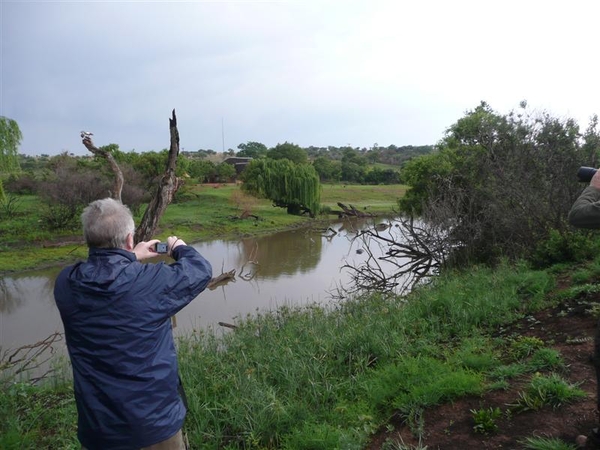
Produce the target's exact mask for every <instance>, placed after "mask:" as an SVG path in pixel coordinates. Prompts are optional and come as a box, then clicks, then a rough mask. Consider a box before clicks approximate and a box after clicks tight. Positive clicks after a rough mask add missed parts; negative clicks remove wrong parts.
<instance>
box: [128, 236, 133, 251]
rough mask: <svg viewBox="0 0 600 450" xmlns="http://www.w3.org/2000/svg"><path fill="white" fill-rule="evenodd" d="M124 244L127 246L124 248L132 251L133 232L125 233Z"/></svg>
mask: <svg viewBox="0 0 600 450" xmlns="http://www.w3.org/2000/svg"><path fill="white" fill-rule="evenodd" d="M126 246H127V248H126V250H128V251H133V247H134V245H133V233H129V234H128V235H127V241H126Z"/></svg>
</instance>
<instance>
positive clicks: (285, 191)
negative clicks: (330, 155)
mask: <svg viewBox="0 0 600 450" xmlns="http://www.w3.org/2000/svg"><path fill="white" fill-rule="evenodd" d="M242 180H243V181H244V184H243V185H242V189H244V190H245V191H246V192H249V193H251V194H253V195H256V196H258V197H264V198H268V199H270V200H272V201H273V203H274V205H275V206H278V207H281V208H287V212H288V214H300V213H302V212H304V211H307V212H308V213H309V214H310V215H311V217H314V215H315V214H317V213H318V212H319V202H320V200H321V185H320V183H319V175H318V174H317V172H316V170H315V169H314V167H313V166H312V165H310V164H294V163H293V162H292V161H290V160H288V159H280V160H274V159H269V158H265V159H255V160H253V161H251V162H250V164H248V166H247V167H246V169H245V170H244V172H242Z"/></svg>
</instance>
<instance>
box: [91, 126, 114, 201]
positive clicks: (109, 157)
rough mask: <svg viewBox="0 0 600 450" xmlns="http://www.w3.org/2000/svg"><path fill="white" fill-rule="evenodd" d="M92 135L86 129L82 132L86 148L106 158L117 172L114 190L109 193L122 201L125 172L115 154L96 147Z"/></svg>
mask: <svg viewBox="0 0 600 450" xmlns="http://www.w3.org/2000/svg"><path fill="white" fill-rule="evenodd" d="M91 136H92V133H86V132H85V131H82V132H81V137H82V138H83V140H82V142H83V145H85V148H87V149H88V150H89V151H90V152H92V153H93V154H94V155H96V156H99V157H101V158H104V159H106V160H107V161H108V163H109V164H110V168H111V169H112V171H113V172H114V174H115V180H114V182H113V188H112V191H111V192H109V194H110V196H111V197H112V198H114V199H115V200H118V201H121V192H122V191H123V172H121V168H120V167H119V165H118V164H117V161H115V158H114V157H113V155H112V154H111V153H110V152H108V151H106V150H103V149H99V148H98V147H96V146H95V145H94V143H93V142H92V138H91Z"/></svg>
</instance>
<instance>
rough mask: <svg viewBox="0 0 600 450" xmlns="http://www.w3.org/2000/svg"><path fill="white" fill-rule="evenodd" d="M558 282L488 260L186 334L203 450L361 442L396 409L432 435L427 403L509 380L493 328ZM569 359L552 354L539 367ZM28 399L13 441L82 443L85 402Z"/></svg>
mask: <svg viewBox="0 0 600 450" xmlns="http://www.w3.org/2000/svg"><path fill="white" fill-rule="evenodd" d="M552 287H553V279H552V277H551V276H550V275H548V274H547V273H544V272H537V271H532V270H528V269H527V268H524V267H518V268H511V267H510V266H508V265H504V266H502V267H498V268H496V269H495V270H491V269H485V268H474V269H472V270H471V271H469V272H464V273H454V274H451V275H450V274H449V275H445V276H442V277H440V278H439V280H437V281H436V282H435V284H433V285H432V286H429V287H426V288H421V289H419V290H417V291H415V292H413V293H412V294H410V295H409V296H407V297H404V298H397V297H389V296H381V295H373V296H369V297H362V298H353V299H349V300H347V301H344V302H340V303H339V304H337V305H335V306H330V307H320V306H315V305H311V306H305V307H294V308H292V307H283V308H281V309H278V310H276V311H272V312H266V313H261V314H258V315H253V316H247V317H240V318H238V319H237V320H236V324H237V326H238V328H237V329H235V330H231V331H222V330H220V329H219V330H217V329H210V328H209V329H207V330H201V331H197V332H195V333H193V334H190V335H188V336H185V337H183V338H181V339H180V340H179V341H178V348H179V360H180V371H181V376H182V380H183V384H184V386H185V389H186V393H187V397H188V402H189V412H188V416H187V419H186V424H185V431H186V433H187V435H188V438H189V440H190V443H191V445H192V448H194V449H229V450H233V449H311V450H318V449H323V450H325V449H328V450H329V449H334V448H344V449H360V448H363V447H364V445H365V444H366V443H367V442H368V439H369V437H370V436H371V435H372V433H373V432H374V431H376V430H377V429H378V428H379V427H380V426H382V425H383V424H385V423H387V421H388V420H389V418H390V417H391V416H392V415H393V414H401V415H402V416H403V417H404V418H405V420H406V421H407V422H408V423H409V424H410V425H411V426H412V427H413V431H414V432H415V433H416V434H418V435H422V434H423V430H424V429H426V426H427V424H426V423H424V419H423V414H422V413H423V411H424V409H425V408H427V407H429V406H432V405H436V404H439V403H443V402H447V401H451V400H452V399H455V398H458V397H460V396H463V395H467V394H478V393H481V392H484V391H485V390H486V389H488V388H489V384H488V381H487V380H488V379H489V378H490V377H491V379H492V380H493V379H494V377H496V378H497V379H500V378H501V375H500V374H501V373H503V372H502V371H501V370H500V368H501V367H508V366H503V362H501V360H502V356H501V353H502V348H503V346H504V347H505V348H504V353H505V354H509V353H510V348H511V343H510V342H509V341H506V342H504V343H502V342H500V343H499V342H498V341H497V340H495V339H492V338H490V337H488V336H489V335H490V331H491V330H497V329H498V328H499V327H500V326H501V325H502V324H505V323H507V322H510V321H512V320H514V319H516V318H519V317H522V316H523V315H524V314H528V313H529V312H531V311H532V310H535V309H537V308H540V307H542V306H544V304H545V303H544V300H543V299H544V298H546V297H547V294H548V292H549V291H550V289H552ZM533 356H535V352H534V353H532V355H531V357H533ZM555 360H556V358H555V355H550V354H545V355H541V356H538V359H537V361H538V363H537V365H536V366H535V367H540V366H543V365H544V364H550V365H551V366H552V367H554V365H553V364H554V363H553V361H555ZM548 361H549V362H548ZM520 367H521V372H520V373H524V372H525V371H527V370H528V369H527V366H526V365H525V363H523V364H521V366H520ZM504 373H505V375H506V373H507V371H506V370H505V371H504ZM511 373H514V371H512V372H511ZM502 379H506V377H504V378H502ZM61 389H63V390H61ZM36 392H37V393H36V394H35V395H34V396H33V397H36V396H37V397H38V398H43V397H44V396H45V395H49V394H48V393H52V392H53V391H52V390H48V391H45V390H43V389H40V390H39V391H36ZM56 392H64V387H63V388H60V389H58V390H57V391H56ZM20 395H21V394H20V393H19V390H18V389H12V390H8V391H4V392H2V393H0V400H1V401H2V402H1V404H2V405H3V406H2V407H1V408H0V411H1V414H0V423H2V424H3V425H2V427H3V429H2V430H1V431H2V436H5V437H3V438H1V439H4V441H3V440H0V447H2V448H11V447H9V446H7V445H6V444H7V442H8V441H7V440H9V439H12V440H13V441H14V440H16V441H18V440H19V438H18V436H19V435H20V433H22V430H24V429H27V430H28V433H27V434H26V435H24V436H25V437H23V439H27V442H37V443H41V442H43V443H44V445H46V444H47V445H46V446H47V447H53V445H54V444H53V442H54V443H56V446H54V447H53V448H73V447H69V446H71V445H72V443H73V442H74V440H73V439H74V438H73V436H74V427H75V423H76V413H75V410H74V408H73V400H72V398H69V397H65V398H63V399H62V400H61V401H64V403H60V404H58V405H57V407H59V409H60V411H59V413H56V412H48V411H45V412H44V411H41V410H40V409H37V407H35V404H36V403H35V402H33V403H31V402H32V400H31V399H32V398H33V397H32V396H31V395H29V396H28V397H24V398H22V397H19V396H20ZM31 405H33V406H31ZM39 414H42V415H43V414H51V415H55V416H56V417H58V418H59V419H60V420H59V421H58V422H57V421H50V420H38V416H39ZM13 441H11V442H13ZM23 442H25V441H23ZM48 442H50V444H48ZM27 445H28V444H27ZM27 445H25V444H23V446H22V447H12V448H28V446H27Z"/></svg>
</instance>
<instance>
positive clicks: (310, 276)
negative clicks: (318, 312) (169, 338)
mask: <svg viewBox="0 0 600 450" xmlns="http://www.w3.org/2000/svg"><path fill="white" fill-rule="evenodd" d="M367 223H368V222H367ZM356 228H357V225H356V222H352V223H350V222H346V223H344V224H342V223H337V224H333V225H332V229H334V230H335V231H336V233H335V234H334V233H333V232H327V233H325V234H323V233H319V232H315V231H310V230H305V229H304V230H296V231H287V232H281V233H277V234H273V235H268V236H262V237H257V238H247V239H242V240H239V241H222V240H215V241H210V242H201V243H197V244H194V247H195V248H197V249H198V250H199V251H200V252H201V253H202V254H203V255H204V256H205V257H206V258H207V259H208V260H209V261H210V262H211V264H212V265H213V271H214V276H217V275H219V274H220V273H221V272H227V271H230V270H235V271H236V280H235V281H234V282H230V283H227V284H225V285H222V286H219V287H217V288H216V289H214V290H212V291H211V290H206V291H205V292H203V293H202V294H200V296H199V297H198V298H197V299H195V300H194V301H193V302H192V303H191V304H189V305H188V306H186V307H185V308H184V309H183V310H182V311H181V312H180V313H178V314H177V317H176V323H177V327H176V329H175V333H176V334H186V333H189V332H190V331H192V330H194V329H199V328H204V327H213V326H214V327H218V323H219V322H226V323H234V322H235V321H236V320H237V319H238V318H240V317H245V316H246V315H247V314H255V313H256V311H257V310H265V309H276V308H278V307H279V306H281V305H300V304H307V303H315V302H316V303H326V302H330V301H332V292H333V291H336V289H337V288H338V287H339V286H341V285H343V284H344V283H346V282H347V280H348V278H349V277H348V274H347V273H344V272H343V271H340V268H341V267H342V266H343V265H344V264H345V263H346V262H352V263H355V264H359V263H360V262H361V261H364V259H365V256H366V255H360V254H358V253H356V251H355V250H356V248H354V247H352V245H354V246H356V245H357V244H356V242H355V243H354V244H351V238H352V237H354V236H355V235H356ZM61 268H62V267H57V268H55V269H53V270H48V271H39V272H28V273H23V274H18V275H11V276H6V277H4V278H1V279H0V347H2V348H4V349H6V348H16V347H19V346H22V345H28V344H31V343H35V342H38V341H41V340H43V339H45V338H46V337H47V336H49V335H51V334H52V333H54V332H57V331H58V332H62V331H63V328H62V323H61V321H60V315H59V313H58V310H57V308H56V305H55V303H54V297H53V289H54V280H55V278H56V276H57V275H58V272H59V271H60V270H61ZM240 275H242V276H240Z"/></svg>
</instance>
